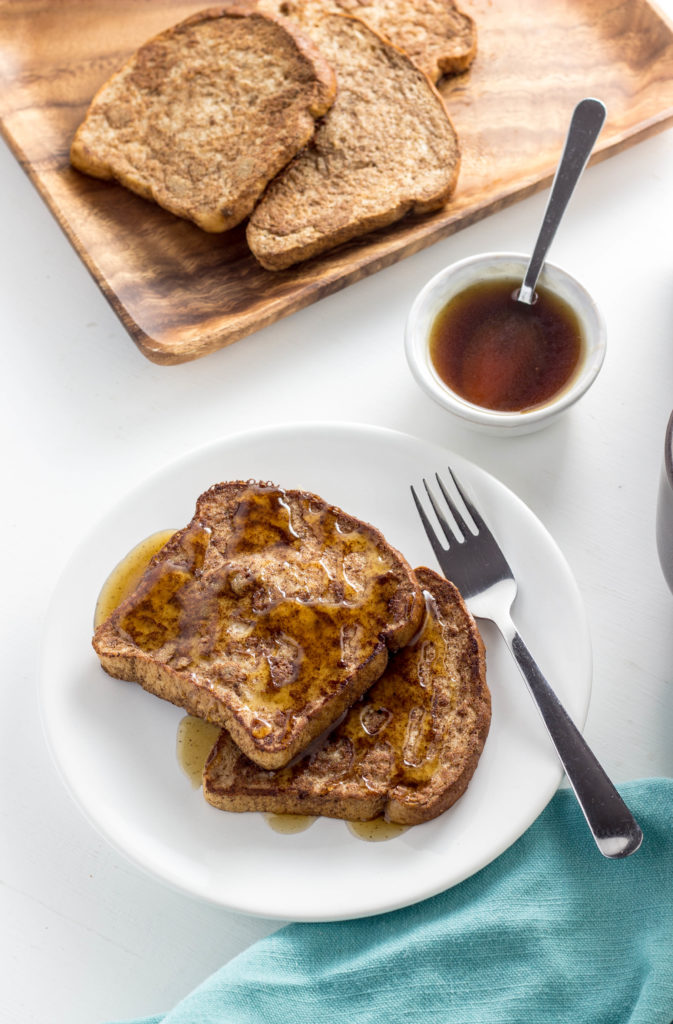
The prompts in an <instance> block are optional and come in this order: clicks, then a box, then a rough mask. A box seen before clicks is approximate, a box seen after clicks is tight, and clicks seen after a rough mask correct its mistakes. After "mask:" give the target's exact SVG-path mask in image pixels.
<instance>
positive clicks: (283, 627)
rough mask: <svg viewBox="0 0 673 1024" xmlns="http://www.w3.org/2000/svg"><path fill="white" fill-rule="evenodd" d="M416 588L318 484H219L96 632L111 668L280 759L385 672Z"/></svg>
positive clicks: (399, 560)
mask: <svg viewBox="0 0 673 1024" xmlns="http://www.w3.org/2000/svg"><path fill="white" fill-rule="evenodd" d="M422 614H423V598H422V594H421V592H420V589H419V587H418V584H417V583H416V581H415V577H414V575H413V573H412V571H411V568H410V567H409V565H408V564H407V562H406V561H405V560H404V558H403V557H402V556H401V555H400V554H399V552H397V551H396V550H395V549H394V548H392V547H391V546H390V545H389V544H388V543H387V542H386V541H385V539H384V538H383V536H382V535H381V533H380V532H379V531H378V530H376V529H374V527H372V526H369V525H368V524H366V523H363V522H361V521H360V520H358V519H355V518H354V517H352V516H348V515H347V514H346V513H344V512H343V511H342V510H341V509H339V508H337V507H336V506H333V505H329V504H328V503H326V502H324V501H323V500H322V499H321V498H319V497H317V496H316V495H312V494H308V493H307V492H302V491H283V490H281V489H280V488H277V487H274V486H273V485H268V484H258V483H253V482H250V481H248V482H242V481H235V482H231V483H224V484H217V485H215V486H214V487H211V488H210V489H209V490H208V491H206V492H205V493H204V494H202V495H201V496H200V498H199V499H198V501H197V505H196V511H195V514H194V517H193V519H192V521H191V522H190V523H189V525H188V526H187V527H185V528H184V529H183V530H180V531H178V532H177V533H176V534H175V535H174V536H173V537H172V538H171V540H170V541H169V542H168V544H166V545H165V547H164V548H162V550H161V551H160V552H159V554H158V555H156V556H155V557H154V558H153V559H152V561H151V562H150V565H149V567H148V569H147V571H146V573H145V574H144V576H143V578H142V579H141V581H140V584H139V585H138V587H137V589H136V590H135V591H134V593H133V594H132V595H131V596H130V597H129V598H127V599H126V600H125V601H123V602H122V604H121V605H120V606H119V608H117V609H116V610H115V611H114V612H113V613H112V615H110V616H109V618H108V619H107V620H106V621H105V622H103V623H102V624H101V625H100V626H99V627H98V629H97V630H96V633H95V635H94V639H93V646H94V649H95V650H96V652H97V654H98V656H99V658H100V661H101V664H102V666H103V668H104V669H105V670H106V671H107V672H108V673H109V674H110V675H113V676H116V677H117V678H121V679H127V680H130V681H135V682H138V683H140V685H141V686H143V687H144V688H145V689H146V690H148V691H149V692H151V693H154V694H156V695H157V696H159V697H162V698H164V699H165V700H169V701H171V702H172V703H174V704H177V705H179V706H180V707H183V708H185V710H187V711H188V712H189V713H190V714H192V715H195V716H196V717H198V718H204V719H207V720H208V721H211V722H215V723H218V724H220V725H222V726H224V727H225V728H226V729H228V730H229V732H230V733H231V735H232V736H233V737H234V739H235V741H236V743H237V744H238V745H239V746H240V748H241V749H242V750H244V751H245V753H246V754H247V756H248V757H250V758H252V759H253V760H254V761H255V762H256V763H257V764H259V765H261V766H263V767H265V768H276V767H279V766H281V765H283V764H286V763H287V762H288V761H289V760H290V759H291V758H292V757H294V756H295V755H296V754H297V753H298V752H299V751H300V750H302V749H304V748H305V747H306V746H307V744H309V743H310V742H311V740H312V739H314V738H315V737H316V736H317V735H319V734H320V733H322V732H323V731H324V730H325V729H326V728H327V727H328V726H329V725H331V723H333V722H334V721H335V719H336V718H338V716H339V715H341V714H342V713H343V711H344V710H345V709H346V708H347V707H349V706H350V705H351V704H352V703H353V702H354V701H355V700H357V699H358V698H359V697H360V695H361V694H362V693H364V692H365V690H367V689H368V688H369V687H370V686H371V685H372V683H373V682H374V681H375V680H376V679H377V678H378V677H379V676H380V675H381V674H382V672H383V671H384V670H385V667H386V664H387V662H388V656H389V651H390V650H395V649H396V648H398V647H400V646H403V645H404V644H406V643H407V642H408V640H409V639H410V637H411V636H412V635H413V633H414V632H415V631H416V629H417V628H418V624H419V622H420V619H421V617H422Z"/></svg>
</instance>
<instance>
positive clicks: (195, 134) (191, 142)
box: [70, 5, 336, 232]
mask: <svg viewBox="0 0 673 1024" xmlns="http://www.w3.org/2000/svg"><path fill="white" fill-rule="evenodd" d="M335 90H336V84H335V79H334V74H333V71H332V69H331V68H330V67H329V65H328V64H327V63H326V61H325V60H324V58H323V57H322V55H321V54H320V53H319V52H318V51H317V50H316V48H315V46H314V45H313V44H312V43H311V42H310V40H309V39H307V38H306V36H305V35H304V34H303V33H302V32H301V31H300V30H299V29H298V28H297V27H296V26H295V25H293V24H291V23H290V22H288V21H283V20H282V19H276V18H273V17H271V16H269V15H266V14H263V13H260V12H256V11H252V10H250V9H249V8H247V7H240V8H239V7H237V6H236V5H232V6H230V7H227V8H211V9H208V10H205V11H201V12H200V13H198V14H195V15H193V16H192V17H190V18H187V19H186V20H185V21H183V22H181V23H180V24H178V25H175V26H174V27H172V28H170V29H168V30H167V31H165V32H163V33H161V34H160V35H158V36H156V37H155V38H154V39H152V40H150V41H149V42H148V43H146V44H145V45H144V46H142V47H140V49H139V50H138V51H137V52H136V53H135V54H134V56H133V57H131V59H130V60H128V61H127V63H126V64H125V65H124V66H123V67H122V68H121V70H120V71H118V72H117V73H116V74H115V75H113V76H112V78H110V79H109V80H108V82H107V83H106V84H105V85H103V86H102V88H101V89H100V90H99V92H98V93H97V94H96V96H95V97H94V99H93V101H92V103H91V105H90V107H89V110H88V112H87V115H86V117H85V119H84V121H83V123H82V124H81V125H80V127H79V128H78V130H77V132H76V134H75V137H74V139H73V142H72V145H71V150H70V159H71V162H72V164H73V165H74V166H75V167H76V168H78V169H79V170H80V171H84V172H85V173H87V174H91V175H93V176H95V177H99V178H106V179H114V180H116V181H118V182H120V183H121V184H122V185H125V186H126V187H127V188H129V189H131V190H133V191H134V192H137V193H139V194H140V195H142V196H144V197H145V198H147V199H151V200H154V201H155V202H157V203H158V204H159V205H161V206H163V207H164V208H165V209H167V210H169V211H171V213H174V214H177V215H178V216H179V217H185V218H187V219H190V220H192V221H194V222H195V223H196V224H198V225H199V227H201V228H203V229H204V230H206V231H215V232H217V231H225V230H227V229H229V228H231V227H233V226H234V225H235V224H238V223H239V222H240V221H241V220H243V219H244V218H245V217H246V216H247V215H248V214H249V213H250V211H251V210H252V208H253V206H254V204H255V202H256V201H257V200H258V199H259V197H260V195H261V193H262V192H263V190H264V188H265V186H266V185H267V183H268V182H269V181H270V179H271V178H272V177H273V176H274V175H275V174H276V173H277V172H278V171H280V170H281V169H282V168H283V167H284V166H285V165H286V164H287V163H288V161H289V160H290V159H291V158H292V157H293V156H294V155H295V154H296V153H297V152H299V150H301V148H302V147H303V146H304V145H305V144H306V143H307V142H308V141H309V139H310V138H311V136H312V134H313V132H314V127H315V118H318V117H320V116H321V115H322V114H324V113H325V112H326V111H327V109H328V108H329V106H330V105H331V103H332V102H333V100H334V96H335Z"/></svg>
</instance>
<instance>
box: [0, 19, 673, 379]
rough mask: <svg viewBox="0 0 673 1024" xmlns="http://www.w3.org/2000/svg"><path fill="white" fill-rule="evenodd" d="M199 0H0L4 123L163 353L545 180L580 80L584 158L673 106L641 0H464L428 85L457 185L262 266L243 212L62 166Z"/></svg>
mask: <svg viewBox="0 0 673 1024" xmlns="http://www.w3.org/2000/svg"><path fill="white" fill-rule="evenodd" d="M411 2H412V0H410V3H411ZM204 6H207V5H206V4H204V3H203V2H201V3H199V2H196V3H194V2H192V3H189V2H187V3H185V2H177V0H145V2H143V3H138V0H121V2H115V0H108V2H104V0H89V2H84V0H58V2H56V0H54V2H52V3H48V2H45V0H22V2H21V3H16V2H14V0H0V128H1V129H2V132H3V134H4V136H5V138H6V139H7V141H8V142H9V144H10V146H11V147H12V149H13V151H14V153H15V154H16V156H17V157H18V159H19V160H20V161H21V163H22V165H23V167H24V168H25V170H26V172H27V173H28V174H29V175H30V177H31V179H32V181H33V182H34V184H35V185H36V186H37V188H38V189H39V191H40V193H41V194H42V196H43V197H44V199H45V201H46V202H47V203H48V204H49V206H50V208H51V210H52V211H53V213H54V215H55V216H56V217H57V219H58V221H59V222H60V224H61V226H62V227H63V229H64V230H65V232H66V234H67V235H68V237H69V239H70V241H71V242H72V244H73V245H74V246H75V248H76V250H77V252H78V253H79V254H80V256H81V258H82V259H83V260H84V262H85V264H86V266H87V267H88V268H89V270H90V272H91V274H92V275H93V277H94V278H95V280H96V281H97V282H98V284H99V286H100V287H101V289H102V290H103V292H104V294H105V296H106V297H107V299H108V300H109V302H110V303H111V305H112V307H113V308H114V310H115V311H116V313H117V314H118V316H119V317H120V319H121V321H122V323H123V324H124V326H125V327H126V329H127V330H128V332H129V334H130V335H131V337H132V338H133V340H134V341H135V342H136V344H137V345H138V347H139V349H140V351H141V352H142V353H143V354H144V355H146V356H147V357H148V359H151V360H153V361H154V362H157V363H180V362H185V361H187V360H190V359H196V358H198V357H199V356H203V355H206V354H207V353H208V352H212V351H213V350H215V349H219V348H222V347H223V346H224V345H228V344H229V343H230V342H233V341H236V340H238V339H239V338H243V337H244V336H245V335H248V334H250V333H252V332H253V331H255V330H258V329H259V328H260V327H263V326H265V325H267V324H270V323H273V322H274V321H275V320H278V319H279V318H280V317H283V316H286V315H287V314H289V313H292V312H294V311H295V310H297V309H300V308H302V307H303V306H307V305H308V304H309V303H311V302H315V301H316V300H318V299H320V298H322V297H323V296H324V295H328V294H330V293H331V292H335V291H337V290H338V289H340V288H343V287H344V286H346V285H348V284H351V283H352V282H354V281H357V280H359V279H360V278H362V277H364V276H366V275H368V274H372V273H374V272H375V271H377V270H379V269H380V268H382V267H385V266H387V265H389V264H391V263H394V262H395V261H397V260H399V259H402V258H403V257H404V256H407V255H409V254H410V253H413V252H416V251H417V250H419V249H421V248H423V247H424V246H427V245H431V244H432V243H433V242H435V241H437V240H438V239H440V238H444V237H446V236H447V235H450V234H451V233H452V232H454V231H457V230H458V229H459V228H461V227H463V226H464V225H467V224H471V223H473V222H474V221H476V220H478V219H479V218H481V217H484V216H485V215H487V214H489V213H491V212H493V211H495V210H498V209H500V208H502V207H504V206H506V205H508V204H509V203H512V202H514V201H515V200H517V199H521V198H522V197H523V196H526V195H529V194H530V193H532V192H534V191H536V190H537V189H539V188H542V187H544V186H545V185H547V184H548V183H549V181H550V180H551V176H552V175H553V171H554V168H555V166H556V163H557V161H558V158H559V156H560V152H561V148H562V146H563V140H564V137H565V132H566V129H567V125H568V121H569V118H570V114H571V112H572V109H573V107H574V106H575V104H576V103H577V102H578V101H579V100H580V99H581V98H582V97H583V96H590V95H593V96H597V97H598V98H599V99H602V100H603V101H604V102H605V104H606V105H607V108H608V119H607V122H606V125H605V127H604V129H603V131H602V133H601V136H600V138H599V142H598V145H597V149H596V153H595V156H594V159H601V158H603V157H605V156H609V155H610V154H612V153H615V152H617V151H618V150H620V149H622V148H624V147H625V146H627V145H629V144H631V143H633V142H635V141H637V140H639V139H642V138H644V137H645V136H647V135H649V134H652V133H653V132H655V131H658V130H660V129H662V128H663V127H665V126H666V125H668V124H669V123H670V122H671V119H672V118H673V30H672V28H671V26H670V25H669V23H668V22H667V20H666V19H665V18H664V17H663V15H662V14H661V13H660V12H659V11H658V10H657V9H656V8H655V7H653V6H652V5H651V4H649V3H646V2H644V0H611V2H607V0H544V3H540V0H465V2H464V3H463V4H462V7H463V9H464V10H465V11H467V12H468V13H470V14H471V15H472V16H473V17H474V19H475V21H476V23H477V27H478V33H479V53H478V57H477V59H476V61H475V63H474V65H473V66H472V68H471V69H470V71H468V72H467V73H466V74H464V75H461V76H458V77H456V78H453V79H449V80H447V81H445V82H444V83H442V84H441V86H440V90H441V92H442V94H443V95H444V98H445V100H446V104H447V107H448V109H449V112H450V114H451V117H452V119H453V122H454V124H455V127H456V129H457V131H458V135H459V137H460V140H461V148H462V154H463V155H462V167H461V175H460V180H459V185H458V190H457V192H456V195H455V197H454V198H453V200H452V201H451V202H450V204H449V205H448V206H447V207H446V208H445V209H444V210H442V211H441V212H439V213H436V214H432V215H429V216H425V217H416V218H411V217H409V218H406V219H405V220H403V221H401V222H399V223H398V224H397V225H395V226H393V227H391V228H388V229H385V230H383V231H379V232H375V233H373V234H371V235H368V236H366V237H365V238H361V239H358V240H356V241H354V242H351V243H349V244H348V245H345V246H342V247H340V248H339V249H338V250H335V251H333V252H332V253H331V254H328V255H326V256H325V257H323V258H318V259H315V260H312V261H310V262H308V263H306V264H304V265H300V266H299V267H296V268H293V269H290V270H287V271H282V272H280V273H272V272H269V271H266V270H263V269H262V268H261V267H260V266H259V265H258V264H257V263H256V261H255V260H254V258H253V257H252V256H251V254H250V253H249V251H248V250H247V247H246V244H245V232H244V228H243V227H239V228H236V229H234V230H233V231H230V232H227V233H226V234H224V235H208V234H205V233H204V232H202V231H200V230H199V229H198V228H196V227H194V226H192V225H191V224H189V223H187V222H185V221H181V220H179V219H178V218H176V217H173V216H172V215H171V214H168V213H165V212H164V211H163V210H161V209H159V208H158V207H156V206H154V205H153V204H152V203H149V202H146V201H145V200H143V199H140V198H138V197H137V196H135V195H133V194H131V193H130V192H127V191H126V190H125V189H123V188H121V187H120V186H118V185H114V184H111V183H108V182H102V181H97V180H95V179H93V178H88V177H86V176H85V175H82V174H79V173H78V172H77V171H74V170H73V169H72V168H70V166H69V164H68V148H69V145H70V140H71V137H72V134H73V132H74V130H75V128H76V127H77V125H78V124H79V122H80V121H81V119H82V118H83V116H84V113H85V111H86V108H87V106H88V104H89V101H90V100H91V98H92V96H93V94H94V93H95V91H96V90H97V88H98V87H99V86H100V85H101V84H102V83H103V82H104V81H105V79H106V78H107V77H108V76H109V75H110V74H111V73H112V72H113V71H114V70H115V69H116V68H117V67H118V66H119V64H120V63H121V62H122V61H123V60H124V59H125V58H126V57H127V56H128V55H129V54H130V53H131V52H133V50H135V49H136V47H138V46H139V45H140V44H141V43H143V42H144V41H145V40H147V39H148V38H149V37H151V36H152V35H154V34H155V33H157V32H159V31H161V30H162V29H164V28H167V27H168V26H169V25H172V24H174V23H175V22H177V21H180V20H181V19H182V18H183V17H186V16H187V15H188V14H190V13H192V12H193V11H194V10H198V9H200V8H201V7H204Z"/></svg>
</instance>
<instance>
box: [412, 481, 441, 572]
mask: <svg viewBox="0 0 673 1024" xmlns="http://www.w3.org/2000/svg"><path fill="white" fill-rule="evenodd" d="M423 483H425V480H424V481H423ZM411 496H412V498H413V499H414V502H415V504H416V509H417V511H418V514H419V516H420V517H421V522H422V523H423V527H424V529H425V532H426V534H427V537H428V540H429V541H430V544H431V545H432V550H433V551H434V552H435V555H436V556H437V559H438V561H440V564H441V559H442V558H443V557H444V555H445V554H446V551H445V549H444V548H443V547H442V545H441V544H440V543H439V539H438V537H437V534H436V533H435V530H434V527H433V526H432V523H431V522H430V520H429V519H428V517H427V515H426V514H425V509H424V508H423V506H422V505H421V503H420V501H419V499H418V495H417V494H416V491H415V490H414V488H413V486H412V488H411Z"/></svg>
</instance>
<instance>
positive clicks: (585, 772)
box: [497, 616, 643, 858]
mask: <svg viewBox="0 0 673 1024" xmlns="http://www.w3.org/2000/svg"><path fill="white" fill-rule="evenodd" d="M497 625H498V628H499V629H500V632H501V633H502V635H503V637H504V639H505V641H506V643H507V645H508V646H509V648H510V650H511V652H512V654H513V656H514V660H515V661H516V663H517V665H518V667H519V669H520V671H521V674H522V676H523V677H524V679H525V681H526V685H527V686H528V689H529V691H530V693H531V695H532V697H533V700H534V701H535V703H536V704H537V706H538V709H539V711H540V713H541V715H542V718H543V720H544V723H545V725H546V727H547V730H548V731H549V735H550V736H551V738H552V741H553V743H554V746H555V747H556V751H557V753H558V755H559V757H560V759H561V763H562V765H563V767H564V769H565V773H566V776H567V778H568V781H569V782H570V785H571V786H572V788H573V789H574V791H575V795H576V797H577V800H578V802H579V805H580V807H581V808H582V811H583V813H584V817H585V818H586V820H587V824H588V825H589V828H590V829H591V832H592V834H593V837H594V839H595V840H596V845H597V846H598V849H599V850H600V851H601V853H602V854H603V856H604V857H610V858H616V857H628V856H629V854H631V853H635V851H636V850H637V849H638V847H639V846H640V844H641V842H642V840H643V833H642V832H641V830H640V827H639V825H638V823H637V822H636V820H635V819H634V817H633V815H632V814H631V812H630V811H629V809H628V807H627V806H626V804H625V803H624V801H623V800H622V798H621V796H620V795H619V793H618V792H617V790H616V789H615V787H614V786H613V784H612V783H611V782H610V779H609V778H608V777H607V775H606V774H605V772H604V770H603V768H601V766H600V764H599V763H598V761H597V760H596V757H595V756H594V754H593V753H592V751H591V750H590V749H589V747H588V746H587V743H586V741H585V740H584V738H583V736H582V734H581V733H580V731H579V730H578V729H577V727H576V725H575V724H574V722H573V721H572V719H571V718H570V716H569V715H568V713H567V711H566V710H565V708H564V707H563V705H562V704H561V702H560V701H559V699H558V697H557V696H556V694H555V693H554V691H553V690H552V688H551V686H550V685H549V683H548V682H547V680H546V679H545V677H544V676H543V674H542V672H541V671H540V669H539V668H538V665H537V663H536V662H535V659H534V658H533V656H532V654H531V653H530V651H529V650H528V648H527V647H526V645H525V643H524V642H523V640H522V639H521V636H520V635H519V633H518V631H517V629H516V627H515V625H514V623H513V622H512V621H511V619H510V618H509V616H507V617H506V621H505V620H502V621H499V622H498V623H497Z"/></svg>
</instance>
